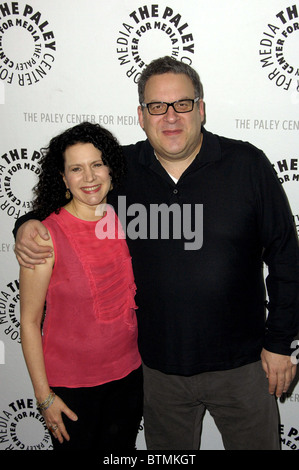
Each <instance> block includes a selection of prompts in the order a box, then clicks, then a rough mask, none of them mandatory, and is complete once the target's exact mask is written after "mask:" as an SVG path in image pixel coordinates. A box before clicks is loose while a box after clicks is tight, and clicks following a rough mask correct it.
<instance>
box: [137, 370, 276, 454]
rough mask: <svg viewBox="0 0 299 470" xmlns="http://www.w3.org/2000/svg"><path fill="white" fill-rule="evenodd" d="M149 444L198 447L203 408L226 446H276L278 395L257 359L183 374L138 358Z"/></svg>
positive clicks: (170, 447)
mask: <svg viewBox="0 0 299 470" xmlns="http://www.w3.org/2000/svg"><path fill="white" fill-rule="evenodd" d="M143 373H144V428H145V429H144V430H145V440H146V445H147V449H148V450H191V449H192V450H198V449H199V447H200V436H201V430H202V420H203V417H204V413H205V411H206V410H208V411H209V413H210V414H211V416H212V417H213V419H214V421H215V424H216V426H217V428H218V429H219V431H220V433H221V436H222V440H223V445H224V448H225V449H226V450H280V442H279V441H280V440H279V417H278V407H277V401H276V398H275V397H274V396H271V395H270V394H269V392H268V381H267V379H266V376H265V372H264V371H263V369H262V365H261V362H260V361H258V362H255V363H252V364H249V365H246V366H243V367H239V368H236V369H232V370H228V371H219V372H218V371H217V372H204V373H202V374H198V375H193V376H191V377H184V376H178V375H168V374H163V373H162V372H159V371H157V370H155V369H150V368H149V367H147V366H145V365H144V364H143Z"/></svg>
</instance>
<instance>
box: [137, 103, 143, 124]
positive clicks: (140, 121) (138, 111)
mask: <svg viewBox="0 0 299 470" xmlns="http://www.w3.org/2000/svg"><path fill="white" fill-rule="evenodd" d="M137 113H138V119H139V124H140V127H141V128H142V129H144V119H143V108H142V106H138V108H137Z"/></svg>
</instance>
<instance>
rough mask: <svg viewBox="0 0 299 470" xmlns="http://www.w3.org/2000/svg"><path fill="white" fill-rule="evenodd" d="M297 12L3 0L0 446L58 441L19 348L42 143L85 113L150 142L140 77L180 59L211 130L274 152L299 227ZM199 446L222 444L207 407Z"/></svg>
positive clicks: (175, 2)
mask: <svg viewBox="0 0 299 470" xmlns="http://www.w3.org/2000/svg"><path fill="white" fill-rule="evenodd" d="M298 14H299V4H298V2H296V0H262V1H260V0H243V1H240V0H226V1H223V0H210V1H209V2H207V1H205V0H186V1H185V2H181V1H180V0H157V1H155V2H145V1H142V2H141V1H139V0H111V1H109V2H107V1H106V0H105V1H103V0H64V1H61V0H43V1H41V0H28V2H26V0H24V1H23V0H19V1H15V2H11V1H7V2H4V1H1V0H0V129H1V131H0V132H1V137H0V224H1V235H0V266H1V273H0V274H1V275H0V387H1V390H0V450H6V449H15V450H25V449H45V450H46V449H50V448H51V445H50V438H49V434H48V432H47V430H46V428H45V426H44V422H43V419H42V417H41V416H40V415H39V414H38V413H37V411H36V409H35V400H34V394H33V391H32V386H31V382H30V380H29V377H28V373H27V369H26V367H25V364H24V360H23V357H22V352H21V346H20V336H19V297H18V264H17V262H16V260H15V256H14V253H13V245H14V239H13V236H12V229H13V226H14V223H15V220H16V219H17V218H18V217H19V215H21V214H23V213H25V212H26V211H28V210H30V207H31V203H30V201H31V198H32V192H31V188H32V186H33V185H34V183H35V181H36V177H37V175H38V172H39V157H40V153H39V151H40V148H41V147H43V146H44V145H46V144H47V143H48V142H49V140H50V139H51V138H52V137H53V136H54V135H56V134H57V133H58V132H60V131H62V130H64V129H66V128H67V127H70V126H72V125H75V124H76V123H78V122H81V121H83V120H90V121H94V122H99V123H101V124H104V125H106V127H108V128H109V129H110V130H111V131H112V132H114V134H115V135H116V136H117V137H118V139H119V141H120V143H122V144H127V143H132V142H135V141H137V140H141V139H143V138H144V134H143V131H142V130H141V129H140V128H139V125H138V121H137V112H136V109H137V105H138V100H137V87H136V80H137V78H138V75H139V73H140V71H141V70H142V68H143V67H144V65H145V64H147V63H148V62H149V61H150V60H152V59H154V58H156V57H159V56H162V55H166V54H167V55H173V56H174V57H176V58H178V59H179V60H182V61H185V62H187V63H190V64H191V65H192V66H193V67H194V68H196V69H197V71H198V72H199V74H200V76H201V78H202V81H203V84H204V93H205V102H206V113H207V118H206V128H207V129H208V130H210V131H212V132H214V133H218V134H221V135H225V136H227V137H232V138H236V139H242V140H246V141H250V142H251V143H253V144H254V145H256V146H257V147H259V148H262V149H263V150H264V151H265V153H266V154H267V156H268V158H269V159H270V160H271V162H272V163H273V166H274V168H275V170H276V172H277V174H278V176H279V178H280V181H281V183H282V185H283V187H284V188H285V191H286V193H287V195H288V197H289V201H290V204H291V208H292V211H293V214H294V218H295V221H296V224H297V227H299V194H298V184H299V183H298V181H299V167H298V135H299V113H298V104H299V55H298V51H299V47H298V46H299V26H298V24H299V17H298ZM296 344H297V343H296ZM279 408H280V413H281V438H282V449H283V450H298V449H299V423H298V409H299V387H298V385H296V386H295V387H293V389H292V390H290V392H289V394H288V395H287V396H286V397H284V399H283V400H282V401H281V402H280V403H279ZM141 428H142V426H141ZM137 444H138V449H145V444H144V438H143V430H142V429H141V430H140V433H139V436H138V441H137ZM202 449H213V450H214V449H215V450H217V449H219V450H220V449H223V446H222V442H221V437H220V435H219V433H218V431H217V429H216V427H215V425H214V423H213V421H212V419H211V418H210V416H209V415H207V416H206V417H205V421H204V430H203V436H202Z"/></svg>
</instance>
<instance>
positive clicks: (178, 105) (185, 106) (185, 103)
mask: <svg viewBox="0 0 299 470" xmlns="http://www.w3.org/2000/svg"><path fill="white" fill-rule="evenodd" d="M198 100H199V98H195V99H194V100H191V99H186V100H177V101H174V102H173V103H165V102H164V101H160V102H154V103H141V106H142V107H143V108H147V110H148V112H149V113H150V114H152V115H154V116H157V115H161V114H166V113H167V111H168V108H169V106H172V107H173V109H174V110H175V112H176V113H190V112H191V111H193V108H194V103H197V101H198Z"/></svg>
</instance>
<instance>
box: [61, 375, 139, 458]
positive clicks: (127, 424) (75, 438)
mask: <svg viewBox="0 0 299 470" xmlns="http://www.w3.org/2000/svg"><path fill="white" fill-rule="evenodd" d="M52 389H53V391H54V392H55V393H56V394H57V395H58V396H59V397H60V398H61V399H62V400H63V401H64V402H65V403H66V405H67V406H68V407H69V408H70V409H71V410H72V411H74V412H75V413H76V414H77V416H78V420H77V421H71V420H70V419H69V418H68V417H67V416H66V415H65V414H63V421H64V424H65V427H66V429H67V431H68V433H69V435H70V441H66V440H65V439H64V441H63V444H60V443H59V441H58V440H57V439H55V438H54V437H52V441H53V446H54V451H55V450H58V451H59V450H61V451H62V450H96V451H110V450H111V451H112V450H113V451H133V450H134V449H135V442H136V437H137V433H138V427H139V424H140V421H141V418H142V402H143V391H142V389H143V384H142V368H141V367H140V368H139V369H137V370H135V371H133V372H131V373H130V374H129V375H128V376H127V377H125V378H123V379H120V380H115V381H113V382H109V383H107V384H103V385H99V386H97V387H83V388H65V387H52Z"/></svg>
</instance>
